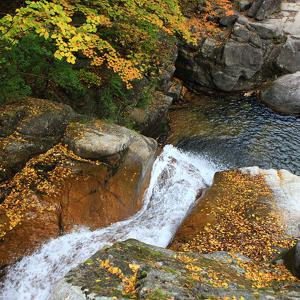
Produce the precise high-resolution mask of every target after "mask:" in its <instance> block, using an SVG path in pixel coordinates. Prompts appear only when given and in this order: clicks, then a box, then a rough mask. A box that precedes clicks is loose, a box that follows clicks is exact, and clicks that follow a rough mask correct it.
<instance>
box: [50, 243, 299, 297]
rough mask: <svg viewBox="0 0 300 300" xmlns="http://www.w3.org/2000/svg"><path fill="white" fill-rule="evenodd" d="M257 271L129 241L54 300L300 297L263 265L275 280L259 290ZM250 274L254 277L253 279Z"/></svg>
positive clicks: (235, 259) (222, 256) (62, 287)
mask: <svg viewBox="0 0 300 300" xmlns="http://www.w3.org/2000/svg"><path fill="white" fill-rule="evenodd" d="M256 267H257V266H256V265H255V264H254V263H253V262H252V261H251V260H249V259H247V258H246V257H243V256H232V255H230V254H228V253H226V252H219V253H214V254H210V255H204V254H194V253H191V252H189V253H179V252H175V251H171V250H166V249H163V248H158V247H154V246H150V245H147V244H144V243H141V242H139V241H136V240H127V241H125V242H119V243H116V244H114V245H113V246H111V247H107V248H105V249H102V250H100V251H99V252H97V253H96V254H95V255H94V256H92V257H91V258H90V259H88V260H87V261H85V262H84V263H82V264H81V265H79V266H78V267H77V268H75V269H73V270H71V271H70V272H69V273H68V274H67V275H66V276H65V277H64V278H63V279H62V280H61V281H60V282H59V283H58V286H56V287H55V288H54V291H53V294H52V296H51V298H50V299H51V300H54V299H55V300H60V299H66V298H68V297H69V298H68V299H73V300H83V299H152V300H156V299H225V297H229V298H228V299H250V300H251V299H267V298H268V299H298V298H299V297H300V287H299V282H298V281H297V279H296V278H294V277H293V276H292V275H290V274H289V273H287V272H288V271H284V270H283V269H278V270H276V272H277V273H276V276H273V277H267V275H270V274H271V273H272V271H274V269H273V270H270V269H269V267H267V266H259V268H258V269H259V272H260V274H265V278H269V279H268V280H269V282H268V283H269V284H268V285H264V286H262V287H258V284H257V282H259V280H261V278H256V274H255V268H256ZM279 270H281V271H282V273H280V271H279ZM250 272H252V273H251V274H253V278H251V276H249V274H250ZM270 276H271V275H270ZM265 281H267V279H265ZM234 297H235V298H234ZM226 299H227V298H226Z"/></svg>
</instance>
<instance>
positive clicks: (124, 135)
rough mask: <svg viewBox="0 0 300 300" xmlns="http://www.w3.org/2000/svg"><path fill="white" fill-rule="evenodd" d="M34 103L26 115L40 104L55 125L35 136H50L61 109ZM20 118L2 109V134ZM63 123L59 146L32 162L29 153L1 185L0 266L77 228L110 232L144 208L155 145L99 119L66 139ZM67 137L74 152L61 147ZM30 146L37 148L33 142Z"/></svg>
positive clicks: (38, 127)
mask: <svg viewBox="0 0 300 300" xmlns="http://www.w3.org/2000/svg"><path fill="white" fill-rule="evenodd" d="M30 101H31V102H30V103H32V106H31V107H30V106H27V105H26V106H24V107H23V106H22V109H24V111H25V113H27V110H26V109H27V108H28V109H30V110H31V111H37V112H38V113H36V114H34V116H36V115H37V116H38V117H39V115H40V114H39V112H40V110H39V108H40V105H41V104H42V105H43V108H44V107H46V109H45V110H46V112H47V115H51V120H53V122H52V123H49V122H48V121H47V122H46V121H45V122H40V123H39V124H35V126H34V128H33V127H32V130H33V129H34V130H35V131H36V132H38V133H39V134H41V135H42V136H47V135H50V134H52V133H53V132H54V129H55V126H54V123H55V120H54V117H56V114H57V107H56V106H55V104H53V103H52V102H49V103H48V101H47V100H41V101H38V100H37V101H38V102H37V103H36V102H35V101H34V100H33V99H32V100H30ZM26 103H27V102H26ZM35 104H37V105H36V106H35ZM52 106H54V108H52ZM63 108H64V109H65V107H63ZM66 110H67V111H69V110H68V107H67V108H66ZM60 111H61V110H59V112H60ZM70 114H72V112H71V113H70ZM15 115H16V114H15V113H14V114H8V113H6V112H5V111H3V114H2V117H3V118H4V117H5V122H2V123H1V124H4V127H3V128H4V129H5V130H6V129H7V130H8V129H9V128H10V126H8V125H9V124H11V123H12V121H13V120H12V119H11V118H14V117H15ZM52 115H53V116H54V117H52ZM0 116H1V115H0ZM59 117H60V118H62V115H59ZM16 119H18V118H17V117H16ZM42 119H43V118H42ZM47 119H49V118H47ZM6 124H8V125H7V126H6ZM22 124H24V123H23V122H22ZM50 125H51V126H50ZM60 125H61V124H59V125H58V126H59V130H60V131H59V134H58V135H57V136H56V145H55V146H53V147H52V146H50V147H49V145H50V144H47V146H48V147H49V148H51V147H52V148H51V149H49V150H48V151H47V152H46V153H43V154H39V155H37V156H35V157H33V156H34V155H35V154H36V153H34V152H33V153H30V157H33V158H31V159H29V160H27V162H26V161H25V162H24V164H23V166H22V167H20V165H19V171H18V172H17V173H16V174H15V175H14V176H13V177H11V178H8V179H7V180H5V181H2V182H1V181H0V267H1V266H5V265H9V264H11V263H14V262H15V261H17V260H18V259H20V258H21V257H22V256H24V255H27V254H30V253H31V252H32V251H34V250H35V249H36V248H37V247H38V246H40V245H41V244H42V243H43V242H45V241H46V240H48V239H49V238H55V237H58V236H59V235H61V234H64V233H67V232H70V231H72V230H74V229H75V228H76V227H78V226H85V227H89V228H90V229H91V230H94V229H97V228H100V227H104V226H108V225H110V224H111V223H114V222H117V221H120V220H124V219H126V218H128V217H130V216H132V215H133V214H134V213H136V212H137V211H138V210H139V209H140V207H141V205H142V199H143V194H144V191H145V188H146V187H147V185H148V180H149V178H150V171H151V168H152V164H153V162H154V159H155V156H156V150H157V143H156V142H155V141H154V140H152V139H150V138H146V137H143V136H141V135H140V134H138V133H136V132H133V131H131V130H128V129H126V128H124V127H120V126H117V125H114V124H109V123H105V122H103V121H100V120H93V121H90V122H89V123H87V122H81V123H72V124H69V125H68V127H71V129H72V130H70V128H69V130H67V131H66V132H65V134H64V133H63V131H64V128H63V126H60ZM19 128H20V127H18V129H17V130H18V131H20V129H19ZM26 128H27V127H26ZM29 129H30V128H29V126H28V130H29ZM13 130H15V129H13ZM4 132H5V131H4ZM9 134H11V132H8V133H7V134H6V135H4V136H3V138H2V140H1V136H0V145H1V141H2V142H3V141H7V136H8V135H9ZM60 135H61V136H60ZM63 135H64V139H63V141H64V142H65V143H67V144H68V146H69V147H68V146H65V145H62V144H60V143H57V140H58V141H59V138H62V136H63ZM30 136H31V135H30ZM31 143H32V144H33V145H35V142H34V140H31ZM5 145H7V146H6V147H9V145H10V144H9V142H7V143H5ZM70 148H71V149H72V150H73V151H74V152H75V153H74V152H73V151H72V150H70ZM41 152H42V150H41ZM14 153H15V154H16V155H17V154H18V153H19V148H15V149H14ZM14 153H11V154H12V155H14ZM3 159H4V160H5V159H6V157H3ZM25 159H26V158H24V160H25ZM0 162H1V159H0ZM7 165H8V166H10V165H9V164H7ZM14 170H17V169H14ZM7 174H8V173H7ZM7 174H6V175H7ZM4 178H5V176H4Z"/></svg>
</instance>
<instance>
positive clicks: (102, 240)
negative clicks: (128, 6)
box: [0, 0, 300, 300]
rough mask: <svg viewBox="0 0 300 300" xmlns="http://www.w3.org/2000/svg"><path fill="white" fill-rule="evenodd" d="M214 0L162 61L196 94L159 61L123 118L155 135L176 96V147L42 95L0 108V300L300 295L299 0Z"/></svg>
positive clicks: (172, 115) (172, 123) (172, 138)
mask: <svg viewBox="0 0 300 300" xmlns="http://www.w3.org/2000/svg"><path fill="white" fill-rule="evenodd" d="M216 3H217V7H215V10H216V12H214V13H213V14H212V16H211V17H210V18H209V20H207V21H208V22H209V25H211V24H212V23H218V24H219V25H220V26H222V27H223V30H219V29H218V30H217V32H218V33H219V34H217V35H215V36H214V35H211V34H207V36H202V37H201V38H200V39H199V43H198V44H197V45H194V46H191V45H183V46H182V45H181V46H179V57H178V59H177V61H176V67H177V70H176V75H177V76H178V77H180V78H181V79H182V80H183V84H184V85H186V86H187V87H189V88H191V89H193V90H194V92H195V91H196V92H197V93H202V92H203V91H204V92H205V94H195V93H192V92H185V93H184V91H186V88H183V87H182V82H180V81H178V80H176V81H175V82H174V84H173V85H172V86H171V84H170V77H171V76H172V74H173V72H174V69H175V68H174V66H173V65H172V66H171V68H170V71H169V72H168V74H167V75H166V76H165V77H166V78H165V79H166V80H165V81H164V83H165V84H166V88H165V89H164V92H163V93H162V92H160V93H156V94H155V95H156V96H155V99H154V101H153V102H152V105H150V106H149V108H148V109H147V110H143V109H135V110H134V111H133V112H132V113H131V114H130V116H129V117H130V118H131V119H132V120H133V121H134V122H135V124H136V125H137V128H138V129H139V130H140V131H142V132H143V133H144V134H145V135H149V136H155V137H159V136H160V135H161V128H162V127H163V129H164V130H165V124H166V120H165V118H164V117H165V115H166V113H167V111H168V109H169V108H170V105H171V104H172V102H174V103H173V106H171V110H170V112H169V127H170V128H169V129H170V130H169V134H168V137H167V143H169V144H172V145H174V146H176V147H177V148H176V147H174V146H171V145H167V146H165V147H164V148H163V149H161V151H160V152H161V154H160V155H159V156H158V153H159V150H158V148H159V147H158V144H157V142H156V141H155V140H154V139H153V138H150V137H146V136H143V135H141V134H139V133H137V132H135V131H133V130H130V129H127V128H124V127H121V126H118V125H115V124H112V123H110V122H107V121H103V120H98V119H94V118H89V117H87V116H84V115H80V114H77V113H75V112H74V111H73V110H72V109H71V108H70V107H69V106H67V105H63V104H60V103H56V102H52V101H48V100H42V99H30V98H29V99H25V100H24V101H22V102H18V103H11V104H8V105H5V106H1V108H0V151H1V154H2V155H1V157H0V200H1V203H0V221H1V224H0V237H1V241H0V265H1V267H2V269H3V270H5V271H4V273H5V277H4V278H3V280H2V287H1V293H0V299H1V300H7V299H9V300H14V299H15V300H19V299H22V300H26V299H28V300H31V299H38V300H42V299H45V300H46V299H51V300H60V299H71V300H84V299H107V300H108V299H128V298H129V299H152V300H154V299H232V300H233V299H239V300H243V299H300V281H299V279H298V278H299V276H300V243H297V241H298V238H299V234H300V232H299V228H300V227H299V224H300V196H299V195H300V177H299V176H297V175H299V174H300V161H299V157H300V156H299V154H300V153H299V151H300V150H299V149H300V136H299V126H300V123H299V118H298V117H297V116H295V115H299V112H300V111H299V107H300V106H299V103H300V98H299V72H298V71H300V70H299V66H300V64H299V53H300V52H299V49H300V48H299V34H300V31H299V30H300V26H299V13H300V7H299V3H298V2H297V1H293V0H288V1H282V3H281V1H278V0H267V1H260V0H253V1H246V0H240V1H234V6H233V14H230V15H226V14H225V13H224V5H223V4H222V3H219V2H218V1H216ZM222 5H223V6H222ZM199 6H201V5H200V4H199ZM197 7H198V6H197ZM220 7H223V8H222V9H220ZM200 8H201V7H200ZM200 8H199V9H200ZM193 9H194V8H193ZM197 9H198V8H197ZM188 14H190V12H189V13H188ZM192 15H193V13H192ZM200 21H201V20H200ZM200 23H201V22H200ZM201 24H202V23H201ZM201 24H200V25H201ZM202 25H203V24H202ZM209 27H210V26H208V28H209ZM198 29H199V27H197V24H196V25H192V26H191V31H193V32H194V33H197V30H198ZM175 56H176V55H174V59H175ZM277 77H278V78H277ZM170 86H171V87H170ZM263 103H266V104H267V106H265V105H264V104H263ZM273 110H275V111H279V112H280V113H284V115H281V114H278V113H275V112H274V111H273ZM163 134H165V131H164V132H163ZM159 140H162V139H161V138H159ZM162 146H164V145H162ZM178 148H179V149H180V150H179V149H178ZM254 166H255V167H254ZM281 169H284V170H281ZM167 247H168V248H169V249H168V250H167V249H165V248H167ZM26 255H27V256H26Z"/></svg>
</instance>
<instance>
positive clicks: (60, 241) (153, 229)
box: [0, 145, 218, 300]
mask: <svg viewBox="0 0 300 300" xmlns="http://www.w3.org/2000/svg"><path fill="white" fill-rule="evenodd" d="M217 170H218V167H217V166H216V165H215V164H214V163H212V162H211V161H209V159H207V158H205V157H202V156H199V155H198V156H195V155H193V154H191V153H183V152H181V151H179V150H178V149H176V148H175V147H173V146H170V145H168V146H166V147H165V148H164V151H163V152H162V154H161V155H160V156H159V157H158V158H157V159H156V161H155V163H154V166H153V169H152V174H151V180H150V184H149V187H148V189H147V191H146V193H145V196H144V204H143V207H142V209H141V210H140V211H139V212H138V213H137V214H135V215H134V216H133V217H131V218H129V219H127V220H125V221H121V222H118V223H115V224H113V225H111V226H109V227H106V228H101V229H98V230H95V231H90V230H88V229H84V228H83V229H80V230H79V231H76V232H73V233H70V234H66V235H64V236H61V237H59V238H56V239H53V240H50V241H48V242H46V243H45V244H44V245H43V246H42V247H41V248H40V249H39V250H37V251H36V252H35V253H33V254H32V255H31V256H28V257H24V258H23V259H22V260H21V261H20V262H18V263H16V264H15V265H14V266H13V267H11V268H10V270H9V271H8V275H7V277H6V279H5V282H4V287H3V289H2V291H1V292H0V293H1V294H0V299H1V300H44V299H45V300H46V299H48V298H49V296H50V295H51V290H52V289H53V287H54V286H55V284H56V283H57V282H58V280H60V279H61V278H62V277H63V276H64V275H65V274H66V273H67V272H68V271H70V270H71V269H72V268H74V267H76V266H77V265H79V264H80V263H82V262H83V261H85V260H86V259H87V258H89V257H90V256H92V255H93V254H94V253H95V252H96V251H98V250H100V249H101V248H102V247H103V246H105V245H110V244H112V243H114V242H116V241H123V240H126V239H129V238H134V239H137V240H140V241H142V242H145V243H148V244H152V245H156V246H161V247H166V246H167V245H168V243H169V242H170V240H171V239H172V237H173V236H174V234H175V232H176V230H177V228H178V226H179V225H180V224H181V222H182V221H183V219H184V218H185V216H186V215H187V213H188V212H189V210H190V209H191V207H192V206H193V204H194V202H195V199H196V197H197V194H198V193H199V192H200V191H201V190H202V189H204V188H206V187H207V186H209V185H211V183H212V180H213V176H214V174H215V172H216V171H217Z"/></svg>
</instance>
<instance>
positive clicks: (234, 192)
mask: <svg viewBox="0 0 300 300" xmlns="http://www.w3.org/2000/svg"><path fill="white" fill-rule="evenodd" d="M299 195H300V177H298V176H296V175H293V174H291V173H290V172H288V171H285V170H281V171H276V170H261V169H259V168H257V167H252V168H246V169H241V170H232V171H224V172H220V173H217V174H216V175H215V178H214V183H213V185H212V187H211V188H210V189H209V190H208V191H207V193H206V194H205V195H204V197H203V198H201V199H200V200H199V202H198V204H197V206H196V207H195V208H194V210H193V212H192V213H191V214H190V216H189V217H188V218H187V219H186V220H185V221H184V222H183V224H182V226H181V227H180V229H179V230H178V232H177V234H176V236H175V239H174V241H173V243H172V246H171V247H172V248H173V249H176V250H184V251H188V250H191V251H199V252H214V251H229V252H230V251H234V252H239V253H242V254H244V255H246V256H248V257H250V258H252V259H255V260H257V261H261V260H262V261H265V260H270V259H273V258H274V257H275V256H276V255H278V253H277V250H276V249H281V248H289V246H290V245H292V239H291V237H292V236H294V237H296V236H298V235H299V233H300V229H299V224H300V209H299V207H300V205H299V204H300V197H299Z"/></svg>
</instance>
